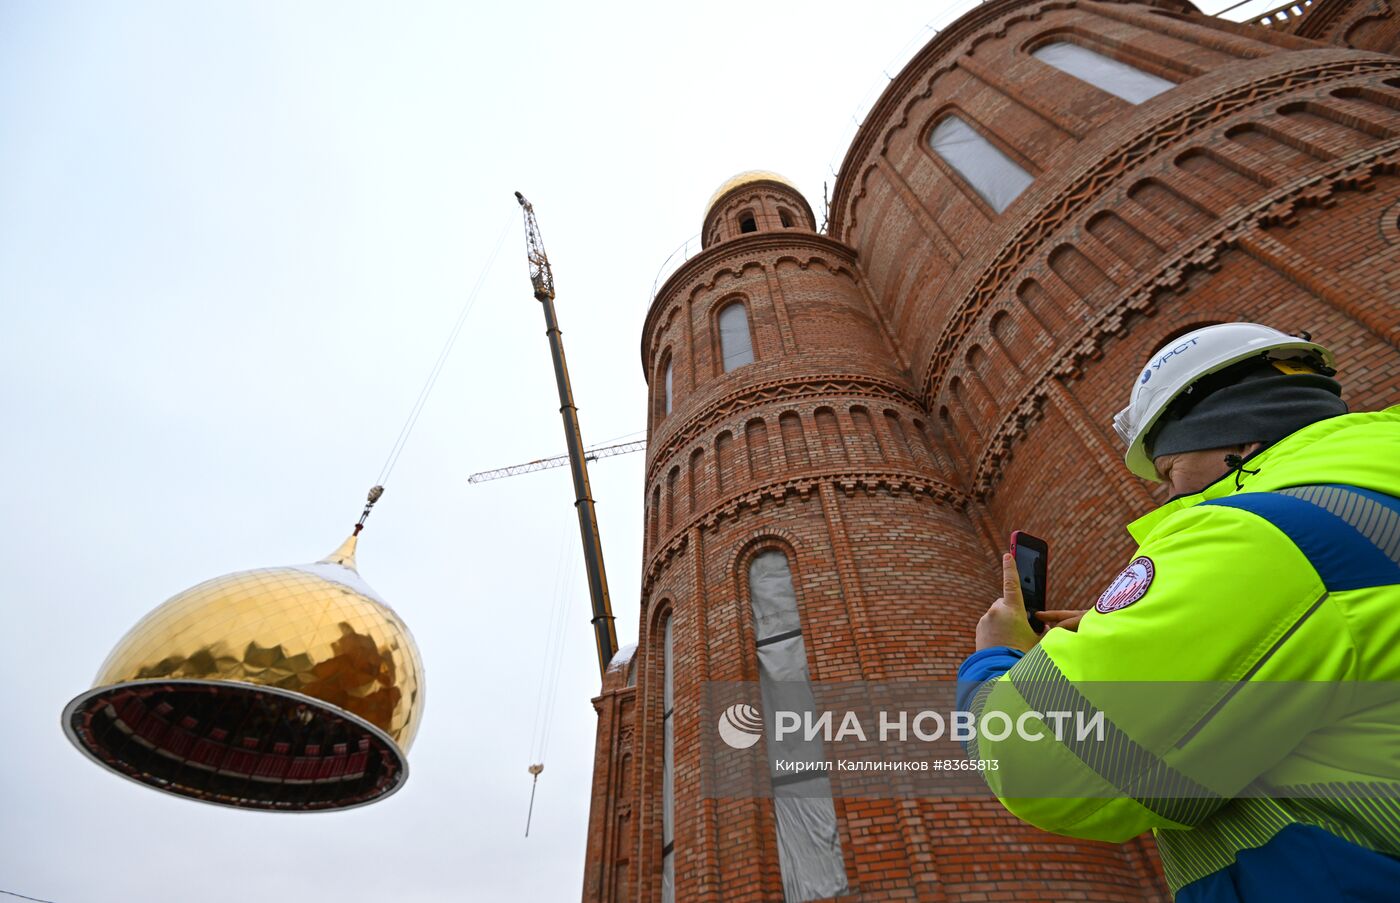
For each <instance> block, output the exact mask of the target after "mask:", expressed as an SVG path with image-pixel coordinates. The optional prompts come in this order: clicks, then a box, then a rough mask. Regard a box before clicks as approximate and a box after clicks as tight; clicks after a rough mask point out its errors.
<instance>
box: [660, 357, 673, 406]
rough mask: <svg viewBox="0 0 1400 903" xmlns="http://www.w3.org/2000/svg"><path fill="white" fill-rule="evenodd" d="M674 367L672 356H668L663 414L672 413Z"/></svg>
mask: <svg viewBox="0 0 1400 903" xmlns="http://www.w3.org/2000/svg"><path fill="white" fill-rule="evenodd" d="M673 369H674V368H673V367H672V366H671V358H670V357H669V356H668V357H667V358H666V404H665V406H664V407H663V408H662V409H661V413H663V414H670V413H671V376H672V371H673Z"/></svg>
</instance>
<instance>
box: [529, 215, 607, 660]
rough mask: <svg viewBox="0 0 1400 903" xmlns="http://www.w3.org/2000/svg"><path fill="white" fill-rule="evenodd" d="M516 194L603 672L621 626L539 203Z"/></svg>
mask: <svg viewBox="0 0 1400 903" xmlns="http://www.w3.org/2000/svg"><path fill="white" fill-rule="evenodd" d="M515 199H516V200H517V201H518V202H519V203H520V208H521V210H522V211H523V212H524V214H525V246H526V256H527V258H528V259H529V262H530V285H531V286H532V287H533V288H534V291H535V300H536V301H538V302H540V307H542V308H543V309H544V324H545V335H546V336H548V337H549V351H550V354H551V356H552V357H553V358H554V380H555V382H556V383H557V384H558V386H559V415H560V417H562V418H563V420H564V441H565V444H566V445H567V446H568V450H569V470H570V472H571V473H572V475H573V479H574V508H575V509H576V510H577V511H578V529H579V535H580V537H581V538H582V539H583V565H584V568H585V570H587V572H588V595H589V598H590V600H591V602H592V606H593V618H592V624H593V635H594V638H595V639H596V640H597V644H598V673H599V674H600V675H602V674H605V673H606V672H607V670H608V662H610V661H612V657H613V655H615V654H616V653H617V628H616V627H614V626H613V613H612V600H611V599H610V598H609V597H608V575H607V572H606V571H605V570H604V568H603V541H602V539H601V538H600V537H599V535H598V514H597V512H596V511H595V510H594V507H593V496H592V492H591V490H590V489H589V486H588V462H587V460H585V453H584V450H583V437H582V435H581V434H580V432H579V426H578V408H576V407H575V406H574V391H573V389H572V388H571V387H570V385H569V367H568V365H567V364H566V363H565V361H564V340H563V337H562V336H561V335H560V332H559V321H558V320H557V318H556V317H555V314H554V271H553V270H551V269H550V267H549V257H548V256H547V255H546V254H545V252H544V239H542V238H541V237H540V224H539V222H538V221H536V219H535V208H534V207H533V206H532V205H531V204H530V202H529V201H527V200H525V196H524V195H522V194H521V193H520V192H518V191H517V192H516V193H515Z"/></svg>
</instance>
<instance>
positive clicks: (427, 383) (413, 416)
mask: <svg viewBox="0 0 1400 903" xmlns="http://www.w3.org/2000/svg"><path fill="white" fill-rule="evenodd" d="M514 219H515V211H511V213H510V215H509V216H507V217H506V221H505V224H504V225H503V226H501V234H500V236H499V237H497V239H496V247H495V248H494V249H493V250H492V251H491V256H490V257H488V258H487V260H486V265H485V266H484V267H482V269H481V273H480V275H478V276H477V277H476V285H474V286H472V290H471V293H470V294H468V295H467V298H466V300H465V301H464V302H462V309H461V310H460V311H458V313H457V319H456V321H455V322H454V323H453V324H452V329H451V331H449V332H448V334H447V341H445V342H443V343H442V350H441V351H439V352H438V356H437V360H436V361H434V362H433V366H432V369H431V370H429V371H428V378H427V379H426V380H424V382H423V388H421V389H419V390H418V397H417V398H416V399H415V400H414V402H413V407H412V408H410V409H409V412H408V418H407V419H406V420H404V423H403V427H402V428H401V429H400V430H399V435H398V438H396V439H395V440H394V445H393V447H392V448H390V449H389V456H388V457H387V458H385V459H384V466H383V467H381V468H380V469H379V477H378V478H377V479H376V480H375V481H374V487H373V488H372V489H370V491H369V499H368V501H367V502H366V504H365V510H364V512H363V513H362V514H361V515H360V520H359V523H357V524H355V534H356V535H357V536H358V535H359V533H360V531H361V530H363V529H364V528H365V521H366V520H368V519H369V514H370V510H371V509H372V508H374V503H375V502H377V501H379V497H380V496H382V495H383V494H384V484H385V483H387V482H388V481H389V474H391V473H393V471H394V466H395V465H396V464H398V463H399V455H401V454H403V449H404V446H405V445H407V444H408V437H409V435H410V434H412V432H413V428H414V427H415V426H417V425H418V417H419V415H421V414H422V413H423V407H424V405H426V404H427V401H428V396H429V395H431V394H432V391H433V387H434V386H436V385H437V381H438V377H439V376H441V375H442V368H443V366H444V365H445V364H446V363H447V358H448V357H449V356H450V355H451V354H452V348H453V346H455V345H456V344H457V337H458V336H459V335H461V333H462V324H464V323H465V322H466V321H467V314H469V313H471V309H472V307H474V306H475V305H476V298H477V295H479V294H481V287H482V286H483V285H485V284H486V277H487V276H489V275H490V274H491V271H492V269H494V268H495V265H496V258H497V257H498V256H499V255H500V253H501V245H503V244H505V240H506V233H507V232H508V231H509V230H510V224H511V221H512V220H514Z"/></svg>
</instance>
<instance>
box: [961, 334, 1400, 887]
mask: <svg viewBox="0 0 1400 903" xmlns="http://www.w3.org/2000/svg"><path fill="white" fill-rule="evenodd" d="M1334 364H1335V361H1334V358H1333V355H1332V354H1331V352H1329V351H1328V350H1327V349H1326V348H1324V347H1323V346H1321V345H1319V344H1316V343H1314V342H1312V341H1310V340H1309V338H1308V336H1307V335H1306V334H1303V335H1302V337H1295V336H1291V335H1287V334H1285V333H1282V332H1279V331H1277V330H1274V329H1270V328H1269V327H1267V326H1262V325H1259V324H1255V323H1226V324H1220V325H1214V326H1208V327H1205V328H1202V329H1197V330H1195V331H1193V332H1190V333H1187V334H1186V335H1183V336H1181V337H1179V338H1176V339H1173V340H1172V341H1170V342H1168V343H1167V344H1166V345H1165V346H1164V347H1162V348H1161V349H1159V350H1158V351H1157V352H1156V353H1155V354H1153V355H1152V357H1151V358H1149V359H1148V361H1147V364H1146V366H1145V367H1144V368H1143V369H1142V370H1141V372H1140V373H1136V374H1134V382H1135V385H1134V386H1133V390H1132V394H1131V400H1130V403H1129V404H1128V406H1127V407H1126V408H1125V409H1124V410H1123V411H1122V412H1121V413H1120V414H1118V416H1117V417H1116V418H1115V420H1114V427H1115V429H1116V431H1117V432H1118V434H1119V435H1120V437H1121V438H1122V439H1123V441H1124V442H1126V443H1127V454H1126V457H1125V463H1126V464H1127V467H1128V469H1129V470H1131V471H1132V472H1133V473H1134V474H1137V475H1138V476H1140V477H1143V478H1146V479H1148V480H1153V481H1158V482H1165V483H1167V484H1169V486H1170V489H1171V499H1170V500H1169V501H1168V502H1166V503H1165V504H1163V505H1161V506H1160V507H1158V508H1157V509H1156V510H1154V511H1152V512H1151V513H1149V514H1147V515H1146V516H1144V517H1142V518H1140V519H1138V520H1136V521H1134V522H1133V523H1131V524H1130V525H1129V526H1128V532H1129V533H1130V534H1131V535H1132V536H1133V538H1134V539H1135V540H1136V541H1137V542H1138V543H1139V546H1138V549H1137V551H1136V553H1135V554H1134V555H1133V556H1132V559H1131V560H1130V561H1129V563H1128V564H1127V565H1126V566H1125V567H1123V569H1122V570H1121V571H1119V572H1118V573H1117V575H1116V576H1111V577H1108V578H1107V579H1105V580H1103V581H1102V583H1103V585H1104V587H1105V588H1104V590H1103V592H1102V594H1101V595H1099V596H1098V599H1097V601H1096V602H1095V603H1094V604H1093V605H1092V606H1087V605H1086V606H1085V607H1087V608H1088V610H1087V611H1070V610H1065V607H1064V606H1059V607H1058V608H1059V610H1054V611H1049V612H1046V613H1045V614H1044V615H1043V616H1042V617H1040V618H1039V620H1040V621H1042V622H1043V623H1044V624H1045V625H1049V627H1050V628H1055V627H1059V628H1061V629H1046V630H1045V632H1044V634H1043V635H1038V634H1037V631H1036V630H1034V629H1032V627H1031V624H1030V622H1029V621H1028V620H1027V615H1026V610H1025V607H1024V603H1023V601H1022V595H1021V589H1020V585H1019V581H1018V579H1017V573H1016V569H1015V564H1014V561H1013V560H1012V558H1011V556H1010V555H1006V556H1003V558H1002V562H1001V564H1002V576H1003V595H1002V597H1001V598H999V599H997V600H996V602H994V603H993V604H992V606H991V608H989V609H988V610H987V612H986V614H985V615H983V616H982V618H981V620H980V621H979V622H978V624H977V634H976V645H977V651H976V652H975V653H973V654H972V655H971V656H970V657H968V658H967V659H966V660H965V661H964V662H963V664H962V667H961V668H960V669H959V672H958V677H959V694H958V695H959V703H960V707H961V708H964V709H965V710H968V711H971V712H972V713H973V717H974V723H980V719H981V718H983V717H984V716H986V715H987V714H988V713H990V712H995V713H997V714H998V715H999V716H1001V717H999V718H997V719H996V724H997V725H998V726H1000V725H1002V724H1006V723H1015V724H1017V725H1018V730H1015V731H1011V732H1010V733H1009V734H1007V732H1005V731H1003V730H1000V729H998V730H996V731H992V730H990V729H988V730H984V731H983V732H981V733H980V734H979V735H978V736H976V737H975V738H974V739H973V741H972V742H971V743H970V744H969V753H970V755H972V756H973V758H977V759H981V760H983V761H985V762H989V763H994V765H993V766H990V767H995V769H996V770H988V771H986V772H985V777H986V778H987V781H988V783H989V785H990V786H991V788H992V790H993V791H994V792H995V793H996V794H997V796H998V798H999V799H1000V800H1001V802H1002V804H1003V805H1004V806H1006V808H1007V809H1009V810H1010V811H1011V812H1012V813H1013V814H1015V815H1016V816H1018V817H1019V818H1021V819H1022V820H1024V821H1026V822H1029V823H1030V824H1032V825H1035V826H1037V827H1039V828H1042V829H1044V830H1046V831H1050V832H1053V833H1057V834H1064V835H1069V836H1072V837H1081V838H1092V839H1098V840H1106V841H1113V842H1123V841H1126V840H1128V839H1130V838H1132V837H1134V836H1137V835H1138V834H1140V833H1142V832H1143V831H1146V830H1148V829H1151V830H1153V832H1154V833H1155V835H1156V838H1157V845H1158V849H1159V851H1160V853H1161V859H1162V866H1163V871H1164V873H1165V875H1166V878H1167V883H1168V886H1169V887H1170V889H1171V891H1172V893H1173V894H1174V896H1175V898H1176V899H1177V901H1179V903H1181V901H1190V903H1196V901H1211V903H1216V901H1264V900H1267V901H1271V903H1272V901H1290V900H1309V901H1313V900H1364V901H1381V900H1385V901H1396V900H1400V858H1398V857H1400V498H1396V496H1397V495H1400V406H1396V407H1391V408H1388V409H1386V410H1383V411H1378V412H1372V413H1347V407H1346V405H1345V403H1344V402H1343V401H1342V399H1341V397H1340V396H1341V386H1340V384H1339V383H1338V382H1337V381H1336V380H1335V379H1333V378H1332V377H1333V375H1334V373H1335V370H1334V369H1333V367H1334ZM1088 601H1089V600H1087V599H1086V600H1084V602H1086V603H1087V602H1088ZM1288 681H1292V682H1295V683H1291V684H1290V683H1280V682H1288ZM1052 710H1053V711H1055V712H1059V711H1061V710H1064V711H1070V710H1074V711H1075V712H1076V716H1075V717H1076V718H1077V719H1079V718H1082V719H1083V720H1081V721H1076V722H1073V723H1074V724H1079V725H1082V726H1084V727H1085V728H1086V730H1085V731H1084V732H1081V731H1079V730H1078V729H1068V728H1066V727H1065V725H1064V723H1063V717H1061V718H1060V722H1061V723H1057V724H1051V723H1050V721H1051V720H1052V719H1050V718H1049V717H1042V716H1043V714H1044V713H1046V712H1050V711H1052ZM1032 713H1034V714H1032ZM1095 718H1099V719H1100V720H1098V721H1097V722H1095V721H1094V719H1095ZM1016 719H1022V720H1021V721H1019V722H1017V720H1016ZM1027 719H1029V720H1027ZM987 723H988V724H990V723H991V722H987ZM1056 728H1062V729H1058V730H1056ZM1004 734H1005V736H1004V738H1003V735H1004ZM994 737H995V738H1001V739H994Z"/></svg>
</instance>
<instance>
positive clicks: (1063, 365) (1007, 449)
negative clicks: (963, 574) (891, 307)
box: [972, 139, 1400, 501]
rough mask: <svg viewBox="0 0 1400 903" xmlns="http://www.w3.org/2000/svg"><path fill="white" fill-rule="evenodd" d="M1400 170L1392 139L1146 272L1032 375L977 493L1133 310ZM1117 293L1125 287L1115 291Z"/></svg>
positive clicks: (993, 446)
mask: <svg viewBox="0 0 1400 903" xmlns="http://www.w3.org/2000/svg"><path fill="white" fill-rule="evenodd" d="M1396 174H1400V139H1392V140H1390V141H1387V142H1385V143H1384V144H1380V145H1377V146H1376V147H1372V148H1367V149H1365V150H1362V151H1357V152H1354V153H1352V154H1349V155H1347V156H1346V157H1342V158H1340V159H1338V160H1335V161H1333V163H1332V165H1331V166H1330V167H1328V169H1327V170H1326V171H1324V172H1321V173H1318V174H1317V175H1315V176H1313V177H1311V178H1309V179H1304V180H1301V181H1298V182H1294V183H1293V184H1291V185H1288V186H1286V187H1285V188H1283V189H1281V190H1279V191H1275V192H1272V193H1271V194H1269V195H1267V196H1265V197H1264V198H1262V199H1261V200H1259V201H1258V202H1257V203H1255V204H1253V205H1252V206H1250V207H1248V208H1247V209H1245V210H1244V211H1242V212H1241V213H1240V214H1238V215H1236V216H1234V217H1231V218H1230V219H1228V220H1225V221H1222V222H1221V223H1220V224H1219V225H1218V226H1217V227H1216V228H1215V229H1214V230H1213V231H1211V232H1209V233H1207V234H1206V235H1204V236H1203V237H1202V238H1201V239H1199V240H1198V241H1196V242H1195V243H1194V244H1192V245H1190V246H1189V247H1187V248H1185V249H1184V250H1182V251H1181V252H1180V253H1178V254H1177V255H1176V256H1175V257H1173V258H1171V259H1170V260H1169V261H1167V262H1166V263H1165V264H1164V265H1163V266H1162V267H1160V268H1158V270H1157V271H1156V272H1155V273H1153V274H1150V275H1148V276H1145V277H1144V278H1142V279H1141V280H1139V281H1138V283H1137V284H1136V285H1135V286H1133V287H1132V288H1131V289H1129V290H1128V291H1122V292H1120V294H1121V299H1120V300H1119V301H1118V302H1117V303H1115V304H1113V305H1112V306H1111V307H1109V308H1107V309H1105V310H1103V312H1101V313H1100V314H1099V315H1098V316H1097V317H1095V318H1094V319H1093V320H1091V321H1089V322H1088V323H1086V325H1085V327H1084V329H1083V330H1081V331H1080V333H1079V335H1078V337H1076V338H1075V339H1074V340H1073V341H1069V342H1066V343H1065V345H1064V347H1063V348H1062V350H1061V351H1060V353H1059V354H1057V355H1055V356H1054V357H1052V358H1051V359H1050V360H1049V361H1048V362H1047V364H1046V365H1045V366H1044V367H1043V368H1041V370H1040V371H1039V372H1036V373H1033V374H1028V377H1029V380H1028V388H1027V390H1026V392H1025V393H1024V394H1023V395H1022V396H1021V398H1020V399H1019V400H1018V401H1017V402H1016V404H1014V405H1013V406H1011V407H1010V408H1009V409H1008V410H1007V412H1006V414H1005V415H1004V416H1003V417H1002V418H1001V420H1000V421H999V422H998V423H997V425H996V427H995V429H994V430H993V431H992V433H991V435H990V436H989V438H988V440H987V442H986V444H985V445H984V447H983V449H982V453H981V455H980V457H979V458H978V461H977V466H976V469H975V472H974V474H973V480H972V495H973V498H975V499H977V500H979V501H980V500H984V499H986V498H987V497H988V496H989V495H991V493H992V490H993V487H994V486H995V485H996V482H997V479H998V477H999V476H1000V474H1001V473H1002V471H1003V470H1004V468H1005V465H1006V462H1007V461H1009V460H1010V459H1011V448H1012V445H1013V444H1014V443H1015V442H1018V441H1020V440H1021V439H1023V438H1024V437H1025V435H1026V433H1027V432H1028V430H1029V428H1030V427H1031V426H1032V425H1033V424H1034V423H1035V422H1036V421H1037V420H1039V419H1040V416H1041V408H1042V406H1043V404H1044V402H1045V400H1046V398H1047V396H1048V393H1049V391H1050V385H1049V383H1050V380H1052V379H1065V380H1073V379H1078V378H1079V377H1080V376H1082V375H1083V372H1084V365H1085V363H1086V362H1087V361H1090V360H1097V359H1098V358H1100V357H1102V356H1103V346H1104V343H1105V342H1106V341H1107V340H1108V339H1109V338H1110V337H1113V336H1118V335H1122V334H1123V332H1124V331H1125V329H1126V321H1127V319H1128V317H1129V316H1130V315H1131V314H1134V313H1137V314H1142V315H1144V316H1149V315H1151V314H1152V312H1153V311H1154V309H1155V306H1156V301H1155V299H1156V297H1157V296H1158V294H1159V293H1161V292H1164V291H1182V290H1184V288H1185V287H1186V286H1185V283H1186V279H1187V277H1188V276H1189V275H1190V274H1191V273H1192V272H1194V271H1196V270H1209V271H1214V270H1215V269H1217V268H1218V267H1219V258H1220V256H1221V255H1222V254H1223V253H1224V252H1225V251H1227V250H1229V249H1230V248H1232V247H1234V246H1235V245H1236V244H1237V243H1238V242H1239V241H1240V240H1241V239H1242V238H1243V237H1244V236H1245V235H1247V234H1248V233H1249V232H1251V231H1253V230H1255V229H1260V228H1267V227H1269V226H1291V225H1294V224H1295V222H1296V220H1297V213H1298V211H1299V210H1300V209H1303V208H1306V207H1331V206H1332V205H1333V204H1334V203H1335V200H1336V195H1338V194H1340V193H1342V192H1346V191H1369V190H1371V189H1372V188H1373V187H1374V183H1373V180H1374V178H1375V177H1376V176H1378V175H1396ZM1115 291H1118V290H1115Z"/></svg>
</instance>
